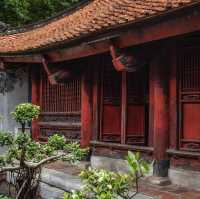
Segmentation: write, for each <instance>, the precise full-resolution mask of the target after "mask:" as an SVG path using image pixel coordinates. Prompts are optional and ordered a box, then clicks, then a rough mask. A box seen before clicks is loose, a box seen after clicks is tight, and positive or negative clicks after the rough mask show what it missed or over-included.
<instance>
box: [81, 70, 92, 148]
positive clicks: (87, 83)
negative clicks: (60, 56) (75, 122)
mask: <svg viewBox="0 0 200 199" xmlns="http://www.w3.org/2000/svg"><path fill="white" fill-rule="evenodd" d="M81 103H82V104H81V146H83V147H84V146H88V145H89V144H90V141H91V139H92V129H93V128H92V116H93V115H92V77H91V68H90V67H87V68H86V70H85V71H84V73H83V76H82V82H81Z"/></svg>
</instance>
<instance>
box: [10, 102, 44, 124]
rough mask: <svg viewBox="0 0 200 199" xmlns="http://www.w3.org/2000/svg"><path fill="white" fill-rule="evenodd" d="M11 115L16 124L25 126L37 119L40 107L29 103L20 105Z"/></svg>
mask: <svg viewBox="0 0 200 199" xmlns="http://www.w3.org/2000/svg"><path fill="white" fill-rule="evenodd" d="M11 114H12V116H13V118H14V119H15V120H16V122H19V123H20V124H24V125H25V124H27V123H30V122H32V120H34V119H37V118H38V116H39V114H40V107H39V106H36V105H34V104H31V103H22V104H19V105H17V106H16V107H15V110H14V111H13V112H12V113H11Z"/></svg>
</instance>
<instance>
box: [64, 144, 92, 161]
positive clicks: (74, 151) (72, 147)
mask: <svg viewBox="0 0 200 199" xmlns="http://www.w3.org/2000/svg"><path fill="white" fill-rule="evenodd" d="M64 151H66V152H68V153H70V154H71V157H70V156H69V159H70V161H71V162H75V161H80V160H81V159H83V157H84V156H86V155H87V154H88V153H89V148H84V149H82V148H81V147H80V144H79V143H78V142H71V143H68V144H65V145H64ZM73 157H74V158H75V159H73Z"/></svg>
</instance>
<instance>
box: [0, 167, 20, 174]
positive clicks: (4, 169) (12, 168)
mask: <svg viewBox="0 0 200 199" xmlns="http://www.w3.org/2000/svg"><path fill="white" fill-rule="evenodd" d="M19 169H21V167H20V166H13V167H11V166H9V167H2V168H0V173H4V172H7V171H15V170H19Z"/></svg>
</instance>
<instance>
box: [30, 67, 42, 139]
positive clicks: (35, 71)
mask: <svg viewBox="0 0 200 199" xmlns="http://www.w3.org/2000/svg"><path fill="white" fill-rule="evenodd" d="M31 102H32V103H33V104H35V105H38V106H40V105H41V104H40V68H39V67H32V68H31ZM31 131H32V137H33V138H34V139H36V140H38V138H39V134H40V133H39V125H38V121H37V120H34V121H33V122H32V129H31Z"/></svg>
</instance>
